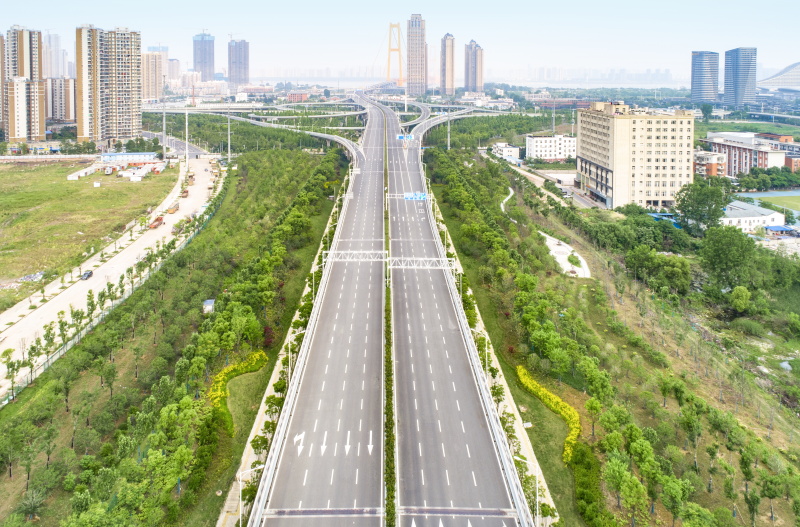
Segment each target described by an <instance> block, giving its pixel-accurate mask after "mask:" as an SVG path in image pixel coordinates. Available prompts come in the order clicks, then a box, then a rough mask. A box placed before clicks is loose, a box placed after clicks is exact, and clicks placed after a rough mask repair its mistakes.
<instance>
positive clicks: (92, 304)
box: [86, 289, 97, 320]
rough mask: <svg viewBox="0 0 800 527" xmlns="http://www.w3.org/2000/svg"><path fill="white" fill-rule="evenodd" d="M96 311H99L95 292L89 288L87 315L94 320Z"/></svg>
mask: <svg viewBox="0 0 800 527" xmlns="http://www.w3.org/2000/svg"><path fill="white" fill-rule="evenodd" d="M95 311H97V302H96V301H95V297H94V292H93V291H92V290H91V289H89V291H88V292H87V293H86V317H87V318H88V319H89V320H92V317H93V316H94V312H95Z"/></svg>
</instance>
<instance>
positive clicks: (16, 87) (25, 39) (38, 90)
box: [0, 26, 46, 142]
mask: <svg viewBox="0 0 800 527" xmlns="http://www.w3.org/2000/svg"><path fill="white" fill-rule="evenodd" d="M4 48H5V50H4V59H3V70H4V71H3V75H2V77H3V79H2V93H1V94H0V108H1V109H2V110H0V113H2V116H3V117H2V122H3V130H4V131H5V136H6V140H7V141H9V142H25V141H43V140H44V139H45V121H46V115H45V112H46V108H45V83H44V77H43V76H42V74H43V72H42V33H41V32H40V31H30V30H28V29H25V28H23V27H20V26H13V27H12V28H11V29H9V30H8V32H7V33H6V38H5V45H4Z"/></svg>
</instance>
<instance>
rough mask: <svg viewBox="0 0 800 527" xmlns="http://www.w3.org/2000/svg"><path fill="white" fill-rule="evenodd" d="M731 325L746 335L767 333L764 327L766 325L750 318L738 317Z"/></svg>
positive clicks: (760, 335)
mask: <svg viewBox="0 0 800 527" xmlns="http://www.w3.org/2000/svg"><path fill="white" fill-rule="evenodd" d="M730 327H731V329H733V330H736V331H739V332H740V333H744V334H745V335H751V336H753V337H763V336H764V335H765V334H766V333H767V331H766V330H765V329H764V326H762V325H761V324H760V323H758V322H756V321H755V320H751V319H749V318H737V319H736V320H734V321H733V322H731V326H730Z"/></svg>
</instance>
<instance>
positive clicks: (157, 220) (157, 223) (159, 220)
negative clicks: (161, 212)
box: [150, 216, 164, 229]
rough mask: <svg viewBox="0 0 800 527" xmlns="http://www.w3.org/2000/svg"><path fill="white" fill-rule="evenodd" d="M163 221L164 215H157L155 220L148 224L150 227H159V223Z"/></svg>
mask: <svg viewBox="0 0 800 527" xmlns="http://www.w3.org/2000/svg"><path fill="white" fill-rule="evenodd" d="M162 223H164V216H157V217H156V219H155V221H153V223H151V224H150V228H151V229H157V228H159V227H161V224H162Z"/></svg>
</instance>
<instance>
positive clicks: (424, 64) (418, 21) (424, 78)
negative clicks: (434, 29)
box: [406, 14, 428, 97]
mask: <svg viewBox="0 0 800 527" xmlns="http://www.w3.org/2000/svg"><path fill="white" fill-rule="evenodd" d="M407 39H408V42H407V45H408V60H407V61H406V64H407V67H408V83H407V88H406V91H407V93H408V94H409V95H411V96H412V97H416V96H419V95H425V92H426V91H428V44H427V43H426V42H425V21H424V20H423V19H422V15H418V14H414V15H411V18H410V19H409V21H408V32H407Z"/></svg>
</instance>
